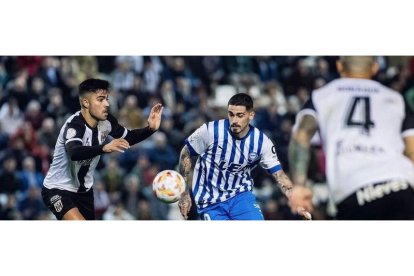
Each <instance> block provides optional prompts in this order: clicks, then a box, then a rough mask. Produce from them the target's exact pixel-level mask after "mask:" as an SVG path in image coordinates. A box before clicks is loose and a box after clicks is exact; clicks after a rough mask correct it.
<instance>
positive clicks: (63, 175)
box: [42, 79, 163, 220]
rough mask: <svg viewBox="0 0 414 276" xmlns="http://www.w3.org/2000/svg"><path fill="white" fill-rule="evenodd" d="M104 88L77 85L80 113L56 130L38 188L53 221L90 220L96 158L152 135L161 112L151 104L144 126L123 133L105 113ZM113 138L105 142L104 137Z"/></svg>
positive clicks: (91, 82) (99, 83) (102, 84)
mask: <svg viewBox="0 0 414 276" xmlns="http://www.w3.org/2000/svg"><path fill="white" fill-rule="evenodd" d="M109 89H110V88H109V83H108V82H107V81H105V80H99V79H87V80H85V81H84V82H82V83H81V84H80V85H79V101H80V105H81V110H80V111H78V112H76V113H75V114H73V115H72V116H71V117H69V118H68V119H67V120H66V122H65V124H64V125H63V126H62V129H61V130H60V133H59V137H58V140H57V142H56V147H55V152H54V155H53V162H52V165H51V167H50V169H49V171H48V173H47V175H46V178H45V180H44V183H43V189H42V197H43V201H44V203H45V204H46V205H47V206H48V207H49V209H50V210H51V211H52V212H53V214H54V215H55V216H56V218H57V219H59V220H62V219H63V220H84V219H87V220H92V219H94V218H95V214H94V197H93V190H92V185H93V173H94V171H95V167H96V165H97V164H98V161H99V158H100V155H102V154H105V153H110V152H114V151H118V152H124V151H125V150H126V149H128V148H129V147H130V146H131V145H134V144H136V143H139V142H140V141H142V140H144V139H146V138H148V137H149V136H150V135H151V134H153V133H154V132H155V131H157V130H158V128H159V127H160V123H161V115H162V111H163V107H162V105H161V104H155V105H154V106H153V107H152V109H151V112H150V114H149V117H148V126H147V127H145V128H141V129H133V130H128V129H126V128H124V127H123V126H121V125H119V124H118V121H117V119H116V118H115V117H114V116H112V115H111V114H110V113H109V95H108V94H109ZM108 135H109V136H112V137H113V138H114V139H113V140H112V141H111V142H109V143H105V140H106V138H107V136H108Z"/></svg>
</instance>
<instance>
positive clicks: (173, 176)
mask: <svg viewBox="0 0 414 276" xmlns="http://www.w3.org/2000/svg"><path fill="white" fill-rule="evenodd" d="M152 191H153V192H154V195H155V196H156V197H157V198H158V199H159V200H161V201H162V202H165V203H174V202H176V201H178V200H179V199H180V196H181V194H182V193H183V192H184V191H185V180H184V178H183V177H182V176H181V174H179V173H178V172H176V171H173V170H165V171H161V172H159V173H158V174H157V175H156V176H155V178H154V181H152Z"/></svg>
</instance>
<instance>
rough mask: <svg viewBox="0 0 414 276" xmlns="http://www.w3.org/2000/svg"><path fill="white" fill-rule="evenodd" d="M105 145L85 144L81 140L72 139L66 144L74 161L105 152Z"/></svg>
mask: <svg viewBox="0 0 414 276" xmlns="http://www.w3.org/2000/svg"><path fill="white" fill-rule="evenodd" d="M103 147H104V145H96V146H83V145H82V142H80V141H71V142H69V143H67V144H66V145H65V148H66V151H67V153H68V155H69V158H70V160H72V161H81V160H87V159H91V158H94V157H95V156H98V155H101V154H104V153H105V152H104V151H103Z"/></svg>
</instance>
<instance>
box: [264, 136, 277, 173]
mask: <svg viewBox="0 0 414 276" xmlns="http://www.w3.org/2000/svg"><path fill="white" fill-rule="evenodd" d="M263 138H264V139H263V150H262V154H261V156H260V157H261V158H260V166H261V167H262V168H263V169H265V170H267V171H268V172H269V173H271V174H273V173H275V172H277V171H279V170H281V169H282V166H281V165H280V162H279V158H278V157H277V154H276V148H275V146H274V145H273V143H272V141H271V140H270V139H269V138H268V137H267V136H266V135H264V137H263Z"/></svg>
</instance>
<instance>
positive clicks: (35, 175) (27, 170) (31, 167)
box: [19, 156, 44, 193]
mask: <svg viewBox="0 0 414 276" xmlns="http://www.w3.org/2000/svg"><path fill="white" fill-rule="evenodd" d="M19 177H20V179H21V181H22V187H21V188H20V191H21V192H23V193H26V192H27V191H28V190H29V188H30V187H35V188H37V189H41V188H42V185H43V179H44V177H43V175H42V174H41V173H40V172H38V171H36V165H35V160H34V158H33V157H31V156H27V157H26V158H25V159H24V160H23V170H22V171H21V172H20V173H19Z"/></svg>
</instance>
